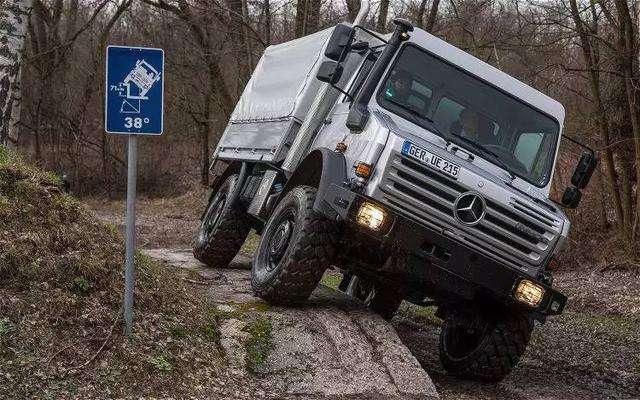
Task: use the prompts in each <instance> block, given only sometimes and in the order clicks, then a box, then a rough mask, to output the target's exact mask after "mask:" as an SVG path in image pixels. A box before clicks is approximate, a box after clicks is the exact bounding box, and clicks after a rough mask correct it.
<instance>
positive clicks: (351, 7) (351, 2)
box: [346, 0, 361, 22]
mask: <svg viewBox="0 0 640 400" xmlns="http://www.w3.org/2000/svg"><path fill="white" fill-rule="evenodd" d="M346 1H347V17H348V18H349V21H352V22H353V21H354V20H355V19H356V17H357V16H358V11H360V5H361V2H360V0H346Z"/></svg>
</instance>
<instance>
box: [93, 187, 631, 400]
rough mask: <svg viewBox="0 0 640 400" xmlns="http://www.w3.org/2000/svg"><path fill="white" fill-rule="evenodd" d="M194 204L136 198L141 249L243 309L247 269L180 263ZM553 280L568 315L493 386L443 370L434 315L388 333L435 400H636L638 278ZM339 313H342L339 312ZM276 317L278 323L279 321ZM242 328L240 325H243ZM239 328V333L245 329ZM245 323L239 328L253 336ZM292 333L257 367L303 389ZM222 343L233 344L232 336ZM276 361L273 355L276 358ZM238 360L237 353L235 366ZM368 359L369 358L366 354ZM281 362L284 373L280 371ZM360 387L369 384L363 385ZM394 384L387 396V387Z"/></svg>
mask: <svg viewBox="0 0 640 400" xmlns="http://www.w3.org/2000/svg"><path fill="white" fill-rule="evenodd" d="M202 197H203V196H202V193H198V194H191V195H185V196H183V197H180V198H176V199H170V200H167V199H142V200H141V201H139V203H138V210H139V218H138V223H139V225H138V233H139V244H140V245H141V246H142V247H143V248H145V249H147V250H152V251H151V254H153V255H154V256H155V257H157V258H159V259H163V260H165V261H167V262H168V263H169V264H170V265H174V266H175V265H182V266H185V265H191V266H190V267H189V268H195V271H194V274H196V276H199V277H200V278H196V279H194V280H195V281H198V282H199V281H200V280H202V282H203V283H202V284H198V286H203V289H204V293H206V296H208V297H210V298H211V299H214V302H218V303H219V304H223V305H224V304H227V303H229V301H230V302H232V303H233V302H235V301H236V300H229V299H233V298H234V297H233V296H236V295H238V294H242V293H244V294H242V295H243V296H247V297H246V298H244V300H242V301H240V302H238V303H239V304H249V305H251V304H253V302H254V301H256V300H255V299H253V298H252V297H251V294H250V292H249V291H248V290H249V288H248V282H247V281H246V280H247V276H248V271H241V270H240V271H239V270H232V271H233V272H229V271H207V270H203V269H201V267H199V266H196V265H197V264H192V263H194V261H191V259H190V258H189V257H188V252H189V250H188V248H189V246H190V241H191V236H192V234H193V232H195V229H196V228H197V224H198V217H199V213H200V212H201V209H202V205H201V204H200V201H201V199H202ZM87 202H88V203H89V204H90V206H91V207H92V208H93V209H94V210H96V213H97V214H98V215H99V216H100V217H101V219H103V220H106V221H108V222H110V223H113V224H114V225H116V226H119V227H120V228H121V227H122V220H123V218H122V217H123V212H124V204H123V203H122V202H103V201H101V200H88V201H87ZM256 241H257V237H256V236H255V235H252V236H250V238H249V240H248V241H247V244H245V248H244V249H243V252H242V256H243V257H245V258H243V260H245V261H244V263H245V264H246V257H248V256H250V255H251V253H252V249H253V248H254V247H255V243H256ZM241 259H242V258H241ZM176 260H181V261H176ZM241 264H242V263H241ZM216 276H217V277H220V278H219V279H222V280H223V281H225V282H227V286H228V287H233V288H235V289H234V290H235V291H236V292H234V293H235V294H234V293H229V292H227V294H224V293H225V292H223V291H220V287H224V285H222V286H220V285H218V284H213V283H212V280H211V279H209V278H210V277H216ZM555 276H556V283H555V284H556V286H557V287H559V288H560V289H561V290H562V291H564V292H565V293H567V294H568V295H569V296H570V301H569V305H568V307H567V310H566V312H565V313H564V314H563V315H561V316H559V317H556V318H553V319H550V320H549V321H548V322H547V323H546V324H545V325H542V326H538V327H537V329H536V331H535V333H534V336H533V339H532V342H531V344H530V346H529V348H528V351H527V353H526V355H525V357H524V358H523V359H522V361H521V363H520V364H519V366H518V367H517V368H516V370H515V371H514V372H513V373H512V374H511V376H510V377H509V378H508V379H506V380H505V381H503V382H502V383H500V384H498V385H485V384H478V383H474V382H466V381H461V380H458V379H454V378H451V377H449V376H447V375H446V374H445V373H444V371H443V370H442V367H441V366H440V363H439V361H438V356H437V336H438V333H439V324H440V322H439V320H438V319H437V318H435V317H434V316H433V313H432V310H430V309H426V308H421V307H415V306H411V305H408V304H405V305H403V307H402V309H401V311H400V312H399V313H398V315H397V316H396V317H395V318H394V320H393V321H392V326H393V328H395V331H396V332H397V336H398V337H399V338H400V339H401V340H402V342H403V343H404V345H405V346H406V348H408V349H409V350H410V352H411V353H412V354H413V356H414V357H415V358H416V359H417V360H418V361H419V362H420V364H421V365H422V367H423V368H424V370H425V371H427V372H428V374H429V375H430V377H431V378H432V379H433V382H434V383H435V386H436V388H437V391H438V393H439V394H440V396H441V398H443V399H451V400H454V399H456V400H458V399H474V400H475V399H478V400H479V399H540V400H542V399H545V400H547V399H549V400H551V399H568V400H571V399H640V351H638V349H640V288H639V287H638V284H637V283H638V281H639V276H638V275H637V273H635V272H629V271H608V272H605V273H600V272H596V271H593V272H584V271H576V270H570V269H567V268H565V270H564V271H559V272H558V273H556V275H555ZM207 277H209V278H207ZM338 281H339V276H338V275H336V274H335V273H328V274H327V275H325V279H324V283H325V285H326V286H329V287H335V286H336V284H337V282H338ZM327 290H328V289H321V290H320V292H319V293H320V295H321V297H320V298H317V297H316V299H315V300H314V302H315V303H314V302H312V303H311V305H310V306H309V307H310V310H314V307H316V306H320V304H321V307H335V308H337V309H341V308H340V307H342V306H341V304H346V303H343V302H344V299H343V298H342V296H340V295H339V294H335V292H329V291H327ZM216 293H217V294H216ZM220 293H222V294H220ZM216 296H223V297H222V298H220V297H216ZM225 296H230V297H225ZM318 302H319V303H318ZM259 304H262V303H259ZM239 307H240V309H241V310H245V311H246V310H247V309H248V310H249V312H250V314H251V313H253V314H251V315H252V317H251V318H250V320H251V321H255V317H256V315H258V314H259V313H260V312H266V313H275V315H278V317H276V322H275V323H273V324H272V325H271V326H270V328H269V329H270V330H273V328H274V327H276V328H277V329H279V330H282V329H284V331H286V329H285V328H287V327H288V324H289V323H287V322H286V321H287V318H291V317H287V314H288V313H290V312H291V313H295V312H296V311H288V310H276V311H274V310H268V311H259V310H258V311H256V310H253V309H252V307H251V306H246V305H245V306H243V305H240V306H239ZM260 307H263V306H259V307H258V308H260ZM221 311H222V312H223V313H230V314H229V315H235V314H236V313H237V308H234V309H225V308H224V307H223V308H222V309H221ZM303 311H304V310H303ZM343 311H346V310H344V309H343ZM316 312H318V311H317V310H314V311H311V313H312V314H311V315H314V317H313V318H312V319H307V320H306V321H312V320H315V319H317V314H313V313H316ZM356 314H357V313H356ZM349 315H351V312H349V313H346V312H345V313H344V318H351V321H350V323H351V324H355V325H356V326H361V327H362V326H363V324H365V323H364V322H358V318H359V317H357V316H355V317H354V316H349ZM278 318H281V319H280V320H278ZM257 320H258V321H259V320H260V318H259V317H258V319H257ZM229 321H234V318H230V319H229ZM240 321H242V319H240ZM283 321H285V322H283ZM242 323H244V324H246V323H247V321H246V320H245V321H244V322H242ZM305 323H308V322H300V324H303V325H304V324H305ZM228 324H229V326H227V328H229V332H236V333H237V332H243V330H242V329H243V328H242V327H241V326H240V325H234V324H238V323H237V322H229V323H228ZM258 325H260V324H258ZM243 326H245V327H246V325H243ZM251 326H252V325H250V328H247V329H249V330H251ZM258 328H260V326H258ZM262 328H264V327H262ZM303 328H304V329H303V330H306V329H311V332H312V333H313V329H312V328H313V324H310V325H307V326H305V327H303ZM258 330H259V329H258ZM295 332H298V331H296V328H295V324H294V327H291V330H290V331H289V333H288V334H289V336H286V335H285V336H282V337H283V338H286V340H285V342H286V343H288V344H291V345H293V346H299V347H298V348H296V349H295V351H293V350H292V351H289V352H287V351H286V350H282V348H280V350H277V349H278V345H277V344H275V345H274V349H276V350H274V353H273V355H271V356H269V357H267V359H268V360H269V361H267V362H266V363H265V364H263V365H266V367H261V368H265V369H263V370H262V371H271V372H275V373H274V374H273V375H276V376H277V375H278V374H279V373H278V372H277V371H283V368H284V369H287V368H295V367H294V366H295V365H298V366H299V367H298V368H300V370H299V371H298V372H300V374H301V379H302V381H303V382H304V379H305V378H306V379H307V381H306V382H308V383H309V384H310V385H311V382H313V381H314V379H312V378H310V376H309V375H308V372H305V371H306V369H307V368H309V369H310V370H314V368H316V367H311V366H310V365H311V364H313V363H316V364H313V365H319V363H320V361H321V359H319V358H316V359H309V357H307V356H306V355H308V354H314V353H315V352H316V351H317V350H318V349H319V348H320V347H321V346H320V347H315V348H312V347H306V348H305V346H309V336H308V334H309V333H307V334H302V335H301V334H298V333H295ZM245 333H246V332H245ZM338 333H339V331H335V334H338ZM240 335H242V334H240ZM386 335H387V336H385V337H387V338H388V339H387V340H390V341H391V342H392V343H393V342H394V338H395V337H396V336H395V334H393V332H392V331H387V333H386ZM229 337H230V338H231V337H234V334H231V335H230V336H229ZM238 337H240V338H241V337H242V336H238ZM233 340H236V341H237V340H240V339H237V338H236V339H230V342H228V343H227V344H226V346H232V342H233ZM283 340H284V339H283ZM323 340H326V338H325V339H323ZM245 342H246V338H245ZM374 342H375V341H374ZM318 343H323V342H318ZM345 347H346V349H344V350H343V352H342V354H340V353H336V357H341V358H339V360H340V361H339V362H338V363H342V364H339V365H340V367H339V368H338V369H336V370H334V371H333V373H334V374H335V375H329V376H332V377H333V378H334V379H337V378H338V377H339V376H340V373H337V372H336V371H340V368H346V369H348V368H349V367H348V366H349V365H354V366H357V365H360V364H359V363H355V364H349V362H350V359H349V358H348V357H346V358H345V356H346V353H347V352H349V351H354V350H355V349H352V348H351V347H350V346H346V345H345ZM278 351H280V353H278ZM365 353H366V352H365ZM275 354H279V355H278V356H274V355H275ZM283 354H284V355H283ZM369 354H370V355H371V354H375V352H374V353H371V352H369ZM402 354H405V353H402ZM301 355H304V356H301ZM356 356H358V354H356ZM360 356H361V355H360ZM243 357H244V356H241V357H240V358H239V359H242V358H243ZM280 358H281V359H282V360H285V361H283V362H284V364H282V363H280V364H279V361H278V360H279V359H280ZM357 359H358V360H361V359H360V358H357ZM373 359H375V356H372V360H373ZM364 362H365V364H364V365H368V366H371V368H372V371H371V372H370V373H371V374H375V373H377V372H375V371H380V370H382V369H383V368H382V367H381V365H382V364H379V363H378V364H376V363H373V364H371V362H373V361H370V360H369V359H367V360H365V361H364ZM310 363H311V364H310ZM367 363H368V364H367ZM409 364H410V363H409ZM285 365H288V367H284V366H285ZM376 365H377V366H376ZM301 366H304V368H302V367H301ZM245 367H246V364H245ZM279 368H280V369H279ZM413 373H415V372H412V374H413ZM317 374H319V375H313V373H311V377H314V376H315V377H317V376H324V377H325V378H326V377H327V375H323V373H322V372H317ZM368 376H369V378H370V379H374V378H375V376H376V375H368ZM380 376H383V379H382V381H381V382H383V383H382V384H383V386H384V385H388V386H386V387H388V388H391V389H384V390H390V391H389V392H385V391H384V390H383V389H380V388H377V389H376V390H382V391H381V392H376V393H387V394H389V393H392V392H393V393H395V394H396V395H397V394H398V393H400V392H395V391H394V390H399V389H398V388H399V386H398V385H397V382H395V383H392V382H394V381H393V378H392V377H391V376H390V375H384V374H382V375H380ZM328 381H329V382H334V381H333V380H332V379H328ZM335 382H336V385H338V386H337V387H338V388H340V390H345V393H351V394H352V395H353V396H355V398H360V397H359V396H360V395H356V394H355V392H353V391H352V390H353V389H348V388H347V387H346V386H340V382H339V380H337V381H335ZM363 382H367V383H368V384H371V383H370V382H369V379H367V380H365V381H363ZM269 385H271V386H268V387H273V388H281V387H288V388H291V387H295V385H294V386H291V382H288V383H287V382H286V379H284V380H283V378H282V377H280V378H277V377H275V378H274V381H273V383H269ZM279 385H280V386H279ZM282 385H284V386H282ZM394 385H395V387H396V388H395V389H393V386H394ZM361 389H362V388H361ZM305 390H310V389H305ZM327 390H331V389H330V388H329V389H327ZM340 390H337V392H340ZM350 390H351V391H350ZM363 393H369V394H371V392H366V387H365V392H363ZM361 395H362V394H361ZM374 397H375V396H374Z"/></svg>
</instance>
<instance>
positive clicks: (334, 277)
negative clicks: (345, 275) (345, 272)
mask: <svg viewBox="0 0 640 400" xmlns="http://www.w3.org/2000/svg"><path fill="white" fill-rule="evenodd" d="M340 282H342V274H341V273H339V272H331V271H328V272H325V274H324V275H323V276H322V280H321V281H320V283H321V284H323V285H325V286H326V287H329V288H331V289H333V290H338V286H339V285H340Z"/></svg>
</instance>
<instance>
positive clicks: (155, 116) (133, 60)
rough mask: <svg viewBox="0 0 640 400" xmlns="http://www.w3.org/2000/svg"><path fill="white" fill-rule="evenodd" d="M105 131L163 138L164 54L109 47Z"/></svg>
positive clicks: (156, 50) (138, 49)
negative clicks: (160, 136) (161, 136)
mask: <svg viewBox="0 0 640 400" xmlns="http://www.w3.org/2000/svg"><path fill="white" fill-rule="evenodd" d="M106 64H107V73H106V88H105V89H106V90H105V113H104V129H105V130H106V131H107V132H108V133H119V134H126V135H131V134H135V135H161V134H162V128H163V111H164V110H163V106H164V76H163V74H164V52H163V51H162V49H149V48H143V47H122V46H109V47H107V63H106Z"/></svg>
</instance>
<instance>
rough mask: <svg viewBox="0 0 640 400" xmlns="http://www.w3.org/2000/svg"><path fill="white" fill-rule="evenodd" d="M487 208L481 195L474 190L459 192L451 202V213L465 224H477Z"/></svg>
mask: <svg viewBox="0 0 640 400" xmlns="http://www.w3.org/2000/svg"><path fill="white" fill-rule="evenodd" d="M486 210H487V204H486V203H485V201H484V199H483V198H482V196H480V195H479V194H478V193H475V192H467V193H463V194H461V195H460V196H459V197H458V198H457V199H456V202H455V203H454V204H453V214H454V215H455V216H456V218H457V219H458V221H460V222H462V223H463V224H465V225H476V224H478V223H479V222H480V221H481V220H482V218H483V217H484V214H485V212H486Z"/></svg>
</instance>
